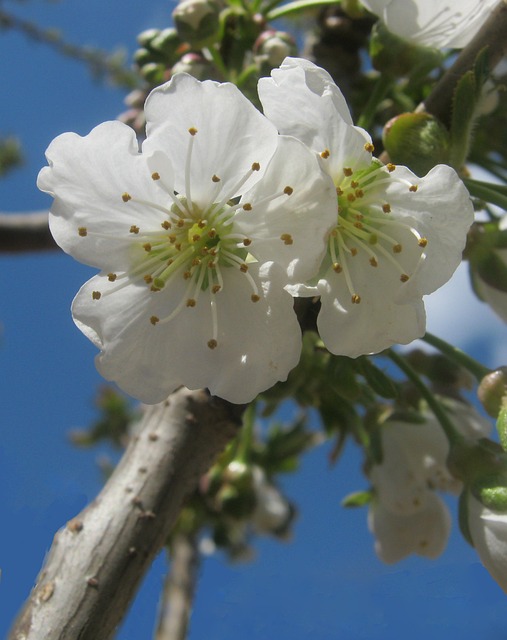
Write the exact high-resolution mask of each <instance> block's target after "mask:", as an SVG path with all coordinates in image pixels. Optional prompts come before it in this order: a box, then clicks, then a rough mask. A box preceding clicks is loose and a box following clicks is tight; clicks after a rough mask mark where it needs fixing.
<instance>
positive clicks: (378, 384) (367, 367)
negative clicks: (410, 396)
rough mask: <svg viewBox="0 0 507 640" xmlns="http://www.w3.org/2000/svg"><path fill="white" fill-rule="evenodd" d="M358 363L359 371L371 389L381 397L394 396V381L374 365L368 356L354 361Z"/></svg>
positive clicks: (396, 393)
mask: <svg viewBox="0 0 507 640" xmlns="http://www.w3.org/2000/svg"><path fill="white" fill-rule="evenodd" d="M356 362H357V364H358V365H359V373H361V374H362V375H363V376H364V379H365V380H366V382H367V383H368V384H369V386H370V387H371V389H372V390H373V391H374V392H375V393H377V394H378V395H379V396H381V397H382V398H396V397H397V396H398V388H397V386H396V385H395V383H394V382H393V381H392V380H391V378H390V377H389V376H387V375H386V374H385V373H384V372H383V371H382V370H381V369H379V368H378V367H376V366H375V365H374V364H373V362H371V360H369V359H368V358H362V359H360V360H357V361H356Z"/></svg>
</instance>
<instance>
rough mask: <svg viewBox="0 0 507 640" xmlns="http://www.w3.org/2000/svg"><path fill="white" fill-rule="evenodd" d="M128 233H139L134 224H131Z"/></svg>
mask: <svg viewBox="0 0 507 640" xmlns="http://www.w3.org/2000/svg"><path fill="white" fill-rule="evenodd" d="M129 231H130V233H139V227H136V225H135V224H133V225H132V226H131V227H130V229H129Z"/></svg>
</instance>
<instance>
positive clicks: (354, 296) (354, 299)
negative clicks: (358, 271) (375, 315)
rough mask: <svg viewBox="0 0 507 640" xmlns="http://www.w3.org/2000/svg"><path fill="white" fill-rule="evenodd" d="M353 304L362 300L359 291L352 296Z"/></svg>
mask: <svg viewBox="0 0 507 640" xmlns="http://www.w3.org/2000/svg"><path fill="white" fill-rule="evenodd" d="M351 301H352V304H359V303H360V302H361V296H358V295H357V293H354V295H353V296H352V298H351Z"/></svg>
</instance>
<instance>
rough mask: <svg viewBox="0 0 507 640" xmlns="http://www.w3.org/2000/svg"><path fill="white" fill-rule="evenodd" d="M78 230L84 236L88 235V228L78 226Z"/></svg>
mask: <svg viewBox="0 0 507 640" xmlns="http://www.w3.org/2000/svg"><path fill="white" fill-rule="evenodd" d="M77 232H78V233H79V235H80V236H81V237H82V238H84V237H86V236H87V235H88V230H87V229H86V227H78V230H77Z"/></svg>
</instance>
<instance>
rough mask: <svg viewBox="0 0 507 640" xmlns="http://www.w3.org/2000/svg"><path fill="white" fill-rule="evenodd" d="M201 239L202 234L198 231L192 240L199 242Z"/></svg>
mask: <svg viewBox="0 0 507 640" xmlns="http://www.w3.org/2000/svg"><path fill="white" fill-rule="evenodd" d="M200 239H201V236H200V235H199V234H197V233H196V234H195V235H193V236H192V242H199V240H200Z"/></svg>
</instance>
